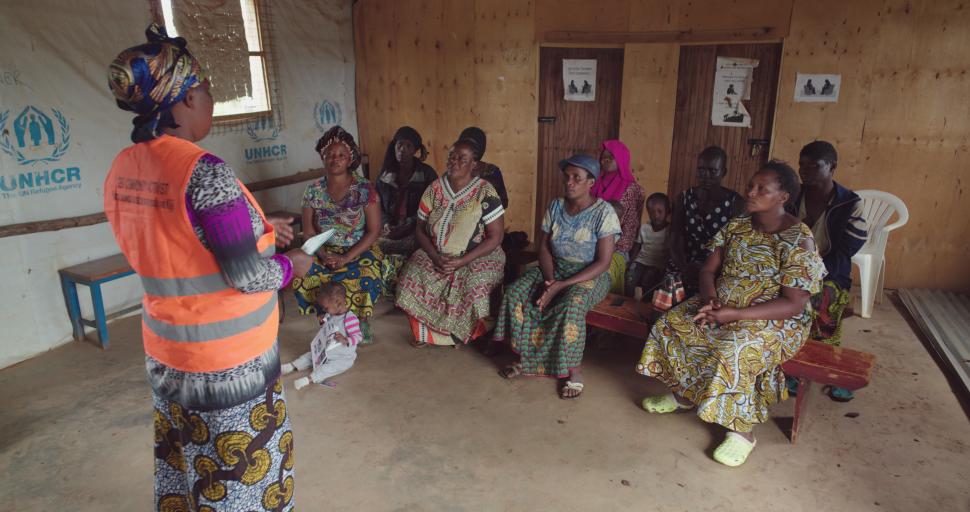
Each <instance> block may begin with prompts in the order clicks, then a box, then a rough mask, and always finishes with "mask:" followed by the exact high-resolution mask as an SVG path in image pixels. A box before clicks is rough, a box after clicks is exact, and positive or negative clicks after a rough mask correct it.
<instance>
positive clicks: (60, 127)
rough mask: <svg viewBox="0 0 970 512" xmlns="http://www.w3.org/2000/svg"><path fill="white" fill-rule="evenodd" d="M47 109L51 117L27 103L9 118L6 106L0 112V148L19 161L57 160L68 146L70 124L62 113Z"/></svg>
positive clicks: (22, 162)
mask: <svg viewBox="0 0 970 512" xmlns="http://www.w3.org/2000/svg"><path fill="white" fill-rule="evenodd" d="M50 111H51V113H52V114H53V115H54V119H51V118H50V116H48V115H47V114H46V113H45V112H44V111H43V110H41V109H39V108H37V107H35V106H33V105H30V106H27V107H26V108H24V110H23V111H22V112H21V113H20V115H18V116H17V117H15V118H14V119H13V121H12V122H10V111H9V110H7V111H4V112H3V113H0V149H3V152H4V153H6V154H8V155H10V156H11V157H13V158H15V159H16V160H17V163H19V164H20V165H31V164H36V163H39V162H56V161H58V160H60V159H61V157H62V156H64V154H65V153H67V150H68V148H70V147H71V128H70V126H69V125H68V123H67V118H66V117H64V114H61V112H60V111H58V110H57V109H53V108H52V109H51V110H50ZM8 124H9V125H10V126H9V127H8Z"/></svg>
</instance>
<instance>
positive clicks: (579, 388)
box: [559, 380, 583, 400]
mask: <svg viewBox="0 0 970 512" xmlns="http://www.w3.org/2000/svg"><path fill="white" fill-rule="evenodd" d="M567 389H568V390H570V391H576V392H577V393H576V394H575V395H572V396H566V394H565V391H566V390H567ZM582 394H583V383H582V382H573V381H571V380H567V381H566V384H564V385H563V387H562V389H560V390H559V398H562V399H563V400H573V399H576V398H579V397H580V395H582Z"/></svg>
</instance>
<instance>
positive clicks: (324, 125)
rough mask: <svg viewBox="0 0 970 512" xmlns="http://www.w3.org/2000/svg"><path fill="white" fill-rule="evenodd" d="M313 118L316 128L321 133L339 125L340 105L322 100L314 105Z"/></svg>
mask: <svg viewBox="0 0 970 512" xmlns="http://www.w3.org/2000/svg"><path fill="white" fill-rule="evenodd" d="M313 117H314V121H315V122H316V124H317V128H318V129H319V130H320V131H321V132H325V131H327V129H328V128H330V127H331V126H333V125H335V124H340V118H341V112H340V104H339V103H337V102H336V101H330V100H323V101H321V102H319V103H317V104H316V105H314V107H313Z"/></svg>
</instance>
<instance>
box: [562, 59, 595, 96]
mask: <svg viewBox="0 0 970 512" xmlns="http://www.w3.org/2000/svg"><path fill="white" fill-rule="evenodd" d="M562 84H563V89H564V90H565V95H564V97H563V99H565V100H566V101H595V100H596V59H563V60H562Z"/></svg>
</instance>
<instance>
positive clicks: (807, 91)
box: [795, 73, 842, 103]
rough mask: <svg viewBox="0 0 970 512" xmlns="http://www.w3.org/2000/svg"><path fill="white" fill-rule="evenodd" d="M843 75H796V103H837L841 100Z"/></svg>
mask: <svg viewBox="0 0 970 512" xmlns="http://www.w3.org/2000/svg"><path fill="white" fill-rule="evenodd" d="M841 89H842V75H808V74H804V75H803V74H802V73H798V75H797V76H796V77H795V102H796V103H835V102H837V101H839V91H840V90H841Z"/></svg>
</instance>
